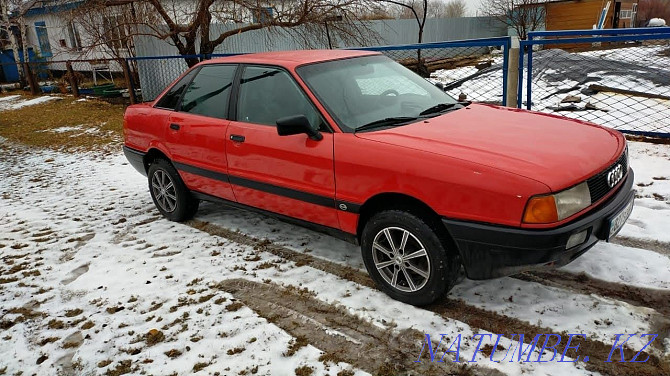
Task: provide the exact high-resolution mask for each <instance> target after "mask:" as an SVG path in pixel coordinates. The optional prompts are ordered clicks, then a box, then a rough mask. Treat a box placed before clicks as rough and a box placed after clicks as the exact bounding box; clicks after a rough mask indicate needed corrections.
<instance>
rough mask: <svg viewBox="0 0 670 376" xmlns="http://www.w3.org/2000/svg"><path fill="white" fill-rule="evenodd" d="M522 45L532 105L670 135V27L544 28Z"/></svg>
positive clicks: (523, 100)
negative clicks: (551, 30)
mask: <svg viewBox="0 0 670 376" xmlns="http://www.w3.org/2000/svg"><path fill="white" fill-rule="evenodd" d="M596 34H599V35H596ZM521 46H522V48H525V54H526V55H527V56H528V59H527V60H526V62H525V64H524V63H522V65H521V67H522V68H523V74H522V77H521V79H525V80H526V82H525V83H524V84H523V85H520V88H519V103H520V104H523V106H524V108H527V109H532V110H537V111H542V112H547V113H552V114H558V115H562V116H565V117H569V118H573V119H579V120H584V121H588V122H593V123H596V124H600V125H605V126H608V127H611V128H614V129H617V130H620V131H623V132H625V133H631V134H639V135H645V136H654V137H670V28H658V29H651V28H647V29H628V30H590V31H570V32H536V33H531V35H530V36H529V40H528V41H522V42H521ZM521 58H522V59H523V54H522V56H521Z"/></svg>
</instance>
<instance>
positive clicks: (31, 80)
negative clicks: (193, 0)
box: [23, 62, 41, 95]
mask: <svg viewBox="0 0 670 376" xmlns="http://www.w3.org/2000/svg"><path fill="white" fill-rule="evenodd" d="M23 71H24V72H25V74H26V78H27V79H28V85H29V86H30V94H32V95H39V94H40V92H41V91H40V87H39V85H38V84H37V79H36V78H35V75H34V74H33V70H32V69H31V68H30V64H29V63H26V62H23Z"/></svg>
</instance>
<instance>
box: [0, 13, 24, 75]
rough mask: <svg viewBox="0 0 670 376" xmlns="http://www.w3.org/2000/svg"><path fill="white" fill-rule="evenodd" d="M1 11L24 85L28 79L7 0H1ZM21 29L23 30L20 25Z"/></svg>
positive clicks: (17, 68)
mask: <svg viewBox="0 0 670 376" xmlns="http://www.w3.org/2000/svg"><path fill="white" fill-rule="evenodd" d="M0 12H2V23H3V25H4V28H5V30H6V31H7V36H8V37H9V44H10V46H11V48H12V53H13V54H14V63H16V70H17V72H18V73H19V82H20V84H21V86H22V87H23V86H24V85H25V83H26V79H25V74H24V72H23V66H22V65H21V56H20V55H19V43H18V41H17V40H16V35H14V33H13V32H12V24H11V22H10V20H9V4H8V2H7V0H0ZM19 30H21V27H20V26H19Z"/></svg>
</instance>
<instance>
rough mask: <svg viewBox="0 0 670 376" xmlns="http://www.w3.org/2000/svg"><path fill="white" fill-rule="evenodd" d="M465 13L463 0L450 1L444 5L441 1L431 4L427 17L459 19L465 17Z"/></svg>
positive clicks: (465, 7)
mask: <svg viewBox="0 0 670 376" xmlns="http://www.w3.org/2000/svg"><path fill="white" fill-rule="evenodd" d="M466 13H467V5H466V4H465V0H450V1H448V2H446V3H445V2H443V1H435V2H431V3H430V10H429V12H428V15H429V16H430V17H432V18H460V17H465V14H466Z"/></svg>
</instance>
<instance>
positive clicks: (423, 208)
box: [356, 192, 458, 252]
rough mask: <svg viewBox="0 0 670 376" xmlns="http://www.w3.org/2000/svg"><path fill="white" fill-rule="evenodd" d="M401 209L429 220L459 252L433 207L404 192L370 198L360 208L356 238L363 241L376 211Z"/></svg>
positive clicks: (449, 244)
mask: <svg viewBox="0 0 670 376" xmlns="http://www.w3.org/2000/svg"><path fill="white" fill-rule="evenodd" d="M391 209H399V210H405V211H408V212H410V213H412V214H414V215H416V216H418V217H421V218H423V219H425V220H427V221H428V222H429V223H428V224H429V225H430V226H432V227H433V228H435V230H437V231H438V236H439V237H440V238H441V239H442V241H444V242H445V244H446V245H448V246H449V248H451V249H453V250H454V251H456V252H458V247H457V246H456V242H455V241H454V240H453V238H452V237H451V235H450V234H449V231H448V230H447V228H446V227H445V226H444V224H443V223H442V221H441V219H440V215H439V214H437V212H436V211H435V210H433V208H431V207H430V206H429V205H428V204H426V203H425V202H423V201H421V200H419V199H417V198H415V197H412V196H410V195H407V194H404V193H397V192H386V193H380V194H376V195H374V196H372V197H370V198H368V199H367V200H366V201H365V202H364V203H363V205H361V207H360V209H359V217H358V224H357V226H356V238H357V239H358V242H359V243H360V242H361V235H362V234H363V229H364V228H365V224H366V223H367V221H368V220H369V219H370V218H371V217H372V216H373V215H375V214H376V213H379V212H380V211H384V210H391Z"/></svg>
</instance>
